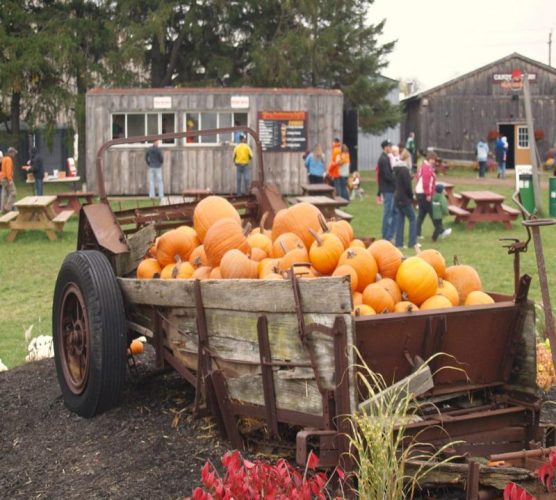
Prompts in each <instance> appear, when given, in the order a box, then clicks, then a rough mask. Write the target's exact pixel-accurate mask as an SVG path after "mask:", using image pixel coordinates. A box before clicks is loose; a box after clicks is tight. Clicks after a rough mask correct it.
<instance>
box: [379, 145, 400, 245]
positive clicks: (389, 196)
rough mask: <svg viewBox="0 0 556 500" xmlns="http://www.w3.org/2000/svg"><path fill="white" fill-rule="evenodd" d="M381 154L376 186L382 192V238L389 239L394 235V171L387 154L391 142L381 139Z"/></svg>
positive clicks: (389, 150)
mask: <svg viewBox="0 0 556 500" xmlns="http://www.w3.org/2000/svg"><path fill="white" fill-rule="evenodd" d="M381 147H382V154H381V155H380V157H379V158H378V188H379V192H380V193H381V194H382V199H383V203H382V207H383V212H382V238H383V239H385V240H391V239H392V238H393V237H394V230H395V228H394V190H395V187H396V183H395V180H394V172H393V171H392V165H391V164H390V158H389V156H388V154H389V153H390V152H391V150H392V149H391V148H392V143H391V142H390V141H382V144H381Z"/></svg>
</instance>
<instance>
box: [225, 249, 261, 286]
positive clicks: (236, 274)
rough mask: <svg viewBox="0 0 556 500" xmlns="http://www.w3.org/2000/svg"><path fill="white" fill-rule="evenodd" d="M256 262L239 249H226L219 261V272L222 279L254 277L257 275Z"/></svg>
mask: <svg viewBox="0 0 556 500" xmlns="http://www.w3.org/2000/svg"><path fill="white" fill-rule="evenodd" d="M257 265H258V264H257V263H256V262H255V261H253V260H251V259H250V258H249V257H247V255H245V254H244V253H243V252H242V251H241V250H236V249H232V250H228V251H227V252H226V253H225V254H224V256H223V257H222V260H221V261H220V273H221V274H222V278H224V279H249V278H250V279H254V278H256V277H257Z"/></svg>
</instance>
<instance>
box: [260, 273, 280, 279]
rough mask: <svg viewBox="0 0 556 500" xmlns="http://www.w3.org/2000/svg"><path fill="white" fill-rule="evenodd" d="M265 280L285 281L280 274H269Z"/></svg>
mask: <svg viewBox="0 0 556 500" xmlns="http://www.w3.org/2000/svg"><path fill="white" fill-rule="evenodd" d="M263 279H264V280H283V279H284V278H283V277H282V275H281V274H278V273H268V274H267V275H266V276H265V277H264V278H263Z"/></svg>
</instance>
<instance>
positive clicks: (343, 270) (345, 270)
mask: <svg viewBox="0 0 556 500" xmlns="http://www.w3.org/2000/svg"><path fill="white" fill-rule="evenodd" d="M332 276H349V282H350V286H351V292H352V293H356V290H357V284H358V283H357V273H356V272H355V269H353V267H351V266H348V265H347V264H342V265H341V266H338V267H337V268H336V269H334V272H333V273H332Z"/></svg>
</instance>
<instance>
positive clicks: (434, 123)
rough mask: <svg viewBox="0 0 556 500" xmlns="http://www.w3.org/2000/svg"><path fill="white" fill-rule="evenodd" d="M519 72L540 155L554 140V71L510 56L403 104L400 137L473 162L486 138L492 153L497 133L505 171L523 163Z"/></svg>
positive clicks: (525, 141) (523, 125) (525, 150)
mask: <svg viewBox="0 0 556 500" xmlns="http://www.w3.org/2000/svg"><path fill="white" fill-rule="evenodd" d="M525 74H527V75H528V81H529V90H530V95H531V108H532V114H533V121H534V129H535V132H536V133H535V136H536V137H535V138H534V140H535V141H536V145H537V149H538V150H539V152H540V153H541V157H542V156H543V155H544V153H545V152H546V151H547V150H548V149H549V148H552V147H553V145H554V143H555V142H556V69H555V68H552V67H550V66H548V65H545V64H543V63H540V62H538V61H535V60H532V59H529V58H527V57H524V56H522V55H520V54H516V53H514V54H511V55H509V56H507V57H504V58H502V59H500V60H497V61H494V62H493V63H491V64H488V65H486V66H483V67H481V68H479V69H477V70H475V71H471V72H470V73H466V74H464V75H462V76H459V77H457V78H454V79H453V80H450V81H448V82H446V83H444V84H442V85H439V86H437V87H434V88H432V89H429V90H426V91H424V92H420V93H418V94H415V95H413V96H410V97H408V98H407V99H405V100H403V101H402V106H404V109H405V120H404V121H403V122H402V136H403V137H407V135H408V133H409V132H411V131H414V132H415V136H416V141H417V145H418V147H421V148H423V149H425V148H427V147H430V148H434V149H435V150H438V151H439V152H440V154H441V156H445V157H450V156H452V157H453V158H454V159H456V158H460V159H466V160H474V159H475V145H476V144H477V142H478V141H479V139H481V138H483V139H487V136H488V139H489V143H490V150H491V151H493V150H494V147H493V146H494V139H495V136H496V133H498V132H499V133H501V134H502V135H504V136H506V137H507V139H508V142H509V151H508V167H510V168H511V167H513V166H515V164H520V163H529V161H528V155H527V153H528V151H529V147H528V146H529V137H528V134H527V127H526V119H525V106H524V93H523V77H524V75H525ZM443 152H445V154H443Z"/></svg>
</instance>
